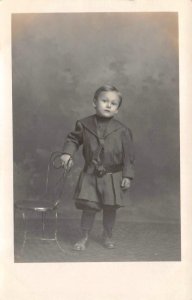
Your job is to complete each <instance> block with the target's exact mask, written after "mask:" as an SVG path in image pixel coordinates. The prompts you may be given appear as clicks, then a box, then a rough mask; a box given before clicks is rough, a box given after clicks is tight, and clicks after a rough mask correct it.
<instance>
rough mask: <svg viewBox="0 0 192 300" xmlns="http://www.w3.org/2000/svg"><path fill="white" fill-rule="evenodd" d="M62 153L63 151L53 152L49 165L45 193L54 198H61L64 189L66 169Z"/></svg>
mask: <svg viewBox="0 0 192 300" xmlns="http://www.w3.org/2000/svg"><path fill="white" fill-rule="evenodd" d="M61 155H62V152H59V151H56V152H52V153H51V156H50V158H49V161H48V166H47V174H46V182H45V193H46V195H47V196H49V197H51V198H53V199H58V198H60V197H61V196H62V193H63V189H64V181H65V178H66V171H65V170H64V168H63V167H62V161H61V158H60V157H61Z"/></svg>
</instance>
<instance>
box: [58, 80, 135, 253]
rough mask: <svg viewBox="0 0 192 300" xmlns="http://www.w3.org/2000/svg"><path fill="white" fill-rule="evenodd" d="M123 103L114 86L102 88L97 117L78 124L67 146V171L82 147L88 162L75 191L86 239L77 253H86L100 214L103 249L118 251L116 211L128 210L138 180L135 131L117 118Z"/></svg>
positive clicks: (96, 101) (95, 103)
mask: <svg viewBox="0 0 192 300" xmlns="http://www.w3.org/2000/svg"><path fill="white" fill-rule="evenodd" d="M121 103H122V96H121V94H120V92H119V91H118V90H117V89H116V88H115V87H114V86H110V85H105V86H102V87H100V88H99V89H98V90H97V91H96V92H95V95H94V99H93V106H94V108H95V111H96V114H94V115H91V116H89V117H87V118H84V119H81V120H79V121H77V123H76V127H75V130H74V131H72V132H71V133H69V134H68V136H67V139H66V141H65V143H64V148H63V155H62V156H61V160H62V164H63V166H64V168H65V169H66V170H69V169H70V168H71V166H72V164H73V156H74V154H75V152H76V151H77V150H78V148H79V146H80V145H83V156H84V160H85V165H84V168H83V171H82V172H81V174H80V176H79V180H78V183H77V187H76V190H75V199H76V202H75V204H76V207H77V208H78V209H81V210H82V216H81V232H82V238H81V239H80V240H79V241H78V242H77V243H76V244H75V245H74V250H85V249H86V246H87V242H88V238H89V233H90V231H91V229H92V226H93V223H94V218H95V215H96V212H97V211H101V210H103V235H102V238H103V245H104V246H105V247H106V248H108V249H113V248H114V242H113V240H112V229H113V226H114V224H115V218H116V210H117V208H119V207H121V206H124V198H126V190H127V189H128V188H129V187H130V184H131V180H132V179H133V177H134V165H133V164H134V153H133V144H132V134H131V131H130V129H128V128H127V127H126V126H125V125H123V124H122V123H120V122H119V121H117V120H115V118H114V116H115V115H116V114H117V113H118V110H119V108H120V106H121ZM125 200H126V199H125Z"/></svg>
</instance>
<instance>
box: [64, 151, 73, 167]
mask: <svg viewBox="0 0 192 300" xmlns="http://www.w3.org/2000/svg"><path fill="white" fill-rule="evenodd" d="M61 162H62V166H63V167H64V169H65V171H69V170H70V169H71V168H72V166H73V160H72V158H71V155H69V154H63V155H61Z"/></svg>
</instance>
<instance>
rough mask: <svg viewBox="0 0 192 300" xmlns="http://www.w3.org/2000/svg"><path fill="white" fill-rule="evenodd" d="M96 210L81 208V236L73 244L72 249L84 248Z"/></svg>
mask: <svg viewBox="0 0 192 300" xmlns="http://www.w3.org/2000/svg"><path fill="white" fill-rule="evenodd" d="M95 215H96V211H94V210H83V211H82V215H81V234H82V238H81V239H80V240H79V241H78V242H77V243H76V244H75V245H74V250H85V248H86V244H87V241H88V238H89V233H90V231H91V229H92V227H93V223H94V220H95Z"/></svg>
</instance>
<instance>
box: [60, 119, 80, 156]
mask: <svg viewBox="0 0 192 300" xmlns="http://www.w3.org/2000/svg"><path fill="white" fill-rule="evenodd" d="M82 142H83V126H82V124H81V123H80V122H79V121H77V123H76V126H75V129H74V131H72V132H70V133H69V134H68V135H67V138H66V140H65V142H64V146H63V153H65V154H69V155H71V156H73V155H74V153H75V152H76V151H77V150H78V149H79V147H80V146H81V144H82Z"/></svg>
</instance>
